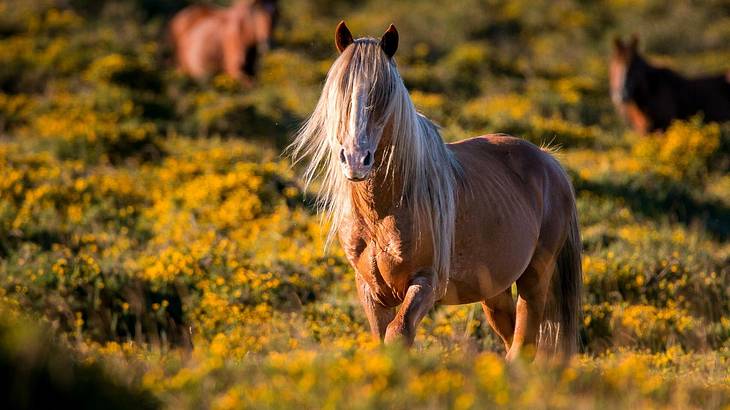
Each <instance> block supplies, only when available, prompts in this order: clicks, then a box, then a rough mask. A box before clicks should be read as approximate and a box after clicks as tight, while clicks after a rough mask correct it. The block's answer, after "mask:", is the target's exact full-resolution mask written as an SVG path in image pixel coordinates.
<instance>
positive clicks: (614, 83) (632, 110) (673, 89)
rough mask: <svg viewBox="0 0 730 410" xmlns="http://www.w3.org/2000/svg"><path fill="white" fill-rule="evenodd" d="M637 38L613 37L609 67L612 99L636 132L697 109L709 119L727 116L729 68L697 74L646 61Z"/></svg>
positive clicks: (729, 106)
mask: <svg viewBox="0 0 730 410" xmlns="http://www.w3.org/2000/svg"><path fill="white" fill-rule="evenodd" d="M638 44H639V38H638V36H637V35H633V36H632V37H631V39H630V40H629V41H628V42H627V43H624V42H623V41H622V40H621V39H620V38H618V37H617V38H615V39H614V44H613V53H612V55H611V64H610V68H609V77H610V82H611V100H613V103H614V105H615V106H616V108H617V110H618V111H619V113H620V114H622V115H623V116H624V117H625V118H626V119H627V121H628V122H629V123H630V125H631V126H632V127H633V128H634V130H636V131H637V132H639V133H642V134H645V133H647V132H652V131H664V130H666V128H667V127H668V126H669V124H670V123H671V122H672V120H675V119H687V118H690V117H692V116H693V115H695V114H697V113H702V114H703V115H704V120H705V121H708V122H713V121H714V122H721V121H729V120H730V72H728V73H726V74H718V75H713V76H707V77H699V78H692V79H689V78H685V77H683V76H681V75H680V74H678V73H676V72H674V71H672V70H670V69H667V68H661V67H655V66H652V65H651V64H649V63H648V62H647V61H646V60H645V59H644V58H643V57H642V56H641V55H639V52H638Z"/></svg>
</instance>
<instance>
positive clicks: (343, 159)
mask: <svg viewBox="0 0 730 410" xmlns="http://www.w3.org/2000/svg"><path fill="white" fill-rule="evenodd" d="M340 162H342V163H343V164H344V163H346V162H347V158H345V149H344V148H342V149H341V150H340Z"/></svg>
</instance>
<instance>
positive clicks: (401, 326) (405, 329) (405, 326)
mask: <svg viewBox="0 0 730 410" xmlns="http://www.w3.org/2000/svg"><path fill="white" fill-rule="evenodd" d="M414 339H415V328H414V326H411V325H409V323H408V322H406V321H403V320H400V319H399V318H396V319H395V320H393V321H392V322H390V323H389V324H388V326H387V327H386V329H385V338H384V342H385V343H386V344H394V343H403V344H404V345H405V346H411V345H413V340H414Z"/></svg>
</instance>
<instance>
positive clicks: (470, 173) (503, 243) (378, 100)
mask: <svg viewBox="0 0 730 410" xmlns="http://www.w3.org/2000/svg"><path fill="white" fill-rule="evenodd" d="M336 45H337V48H338V50H339V51H340V52H341V54H340V56H339V58H338V59H337V60H336V61H335V62H334V64H333V65H332V67H331V68H330V70H329V73H328V75H327V80H326V83H325V85H324V89H323V91H322V96H321V98H320V100H319V102H318V104H317V107H316V109H315V111H314V113H313V114H312V116H311V117H310V119H309V120H308V121H307V123H306V124H305V125H304V126H303V128H302V129H301V131H300V132H299V134H298V135H297V137H296V140H295V141H294V143H293V144H292V146H291V147H290V148H291V150H292V151H291V152H292V155H293V157H294V160H295V162H296V161H298V160H300V159H302V158H304V157H310V158H311V162H310V164H309V166H308V168H307V171H306V173H305V179H306V180H307V182H310V181H311V180H312V179H313V178H315V177H317V176H318V175H320V174H321V176H322V178H323V180H322V184H321V191H320V200H321V202H320V205H321V206H322V209H323V210H324V211H325V212H326V213H327V215H329V217H330V218H331V221H332V231H331V232H330V238H332V237H333V236H334V235H337V236H339V240H340V243H341V244H342V247H343V248H344V250H345V252H346V254H347V257H348V259H349V261H350V263H351V264H352V266H353V267H354V268H355V271H356V275H355V277H356V281H357V289H358V295H359V298H360V301H361V303H362V305H363V307H364V309H365V313H366V316H367V318H368V321H369V323H370V327H371V329H372V333H373V335H374V336H375V337H377V338H380V339H381V340H383V339H384V340H385V341H386V342H391V341H396V340H402V341H404V342H405V343H406V344H408V345H410V344H412V343H413V339H414V336H415V331H416V327H417V325H418V323H419V322H420V321H421V319H422V318H423V316H424V315H425V314H426V313H427V312H428V310H429V309H431V308H432V307H433V306H434V304H465V303H474V302H481V303H482V307H483V309H484V312H485V313H486V315H487V320H488V321H489V323H490V325H491V326H492V327H493V328H494V330H495V331H496V332H497V334H498V335H499V336H500V337H501V338H502V339H503V341H504V344H505V346H506V348H507V350H508V353H507V357H508V359H514V358H516V357H520V356H522V355H523V354H526V355H527V356H531V355H532V354H534V353H535V351H536V350H535V347H537V348H538V350H537V352H541V353H545V354H550V355H551V354H552V353H561V356H562V355H565V356H567V355H570V354H571V353H573V352H574V351H575V350H576V345H577V332H578V326H579V320H578V318H579V315H580V312H581V286H582V278H581V263H580V253H581V241H580V235H579V232H578V221H577V216H576V206H575V199H574V196H573V190H572V187H571V184H570V181H569V180H568V178H567V176H566V174H565V172H564V171H563V169H562V168H561V166H560V164H558V162H557V161H556V160H555V159H554V158H553V157H552V156H551V155H550V154H549V153H547V152H545V151H543V150H541V149H539V148H538V147H536V146H534V145H532V144H530V143H529V142H526V141H524V140H521V139H517V138H513V137H509V136H506V135H487V136H483V137H477V138H472V139H468V140H465V141H461V142H458V143H454V144H444V143H443V141H442V139H441V136H440V134H439V130H438V128H437V127H436V126H435V125H434V124H433V123H431V121H429V120H428V119H427V118H426V117H424V116H422V115H421V114H419V113H418V112H417V111H416V109H415V108H414V106H413V103H412V102H411V99H410V96H409V94H408V91H407V90H406V88H405V86H404V84H403V81H402V80H401V77H400V75H399V73H398V69H397V68H396V64H395V60H394V59H393V55H394V54H395V51H396V49H397V47H398V33H397V31H396V29H395V27H393V26H390V28H389V29H388V31H386V32H385V34H384V35H383V37H382V38H381V39H380V40H376V39H372V38H361V39H357V40H353V38H352V35H351V34H350V31H349V30H348V29H347V27H346V26H345V24H344V22H343V23H340V25H339V26H338V27H337V31H336ZM515 282H516V283H517V292H518V297H517V303H516V306H515V302H514V300H513V297H512V293H511V287H512V284H513V283H515ZM397 305H401V306H400V309H399V310H398V312H397V313H396V312H395V307H396V306H397Z"/></svg>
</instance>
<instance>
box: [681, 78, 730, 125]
mask: <svg viewBox="0 0 730 410" xmlns="http://www.w3.org/2000/svg"><path fill="white" fill-rule="evenodd" d="M691 83H692V85H693V88H694V89H695V90H696V94H695V95H694V98H695V99H696V101H697V103H698V104H701V109H700V111H702V112H703V114H704V119H705V120H707V121H728V120H730V72H728V73H726V74H716V75H712V76H707V77H700V78H697V79H694V80H691Z"/></svg>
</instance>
